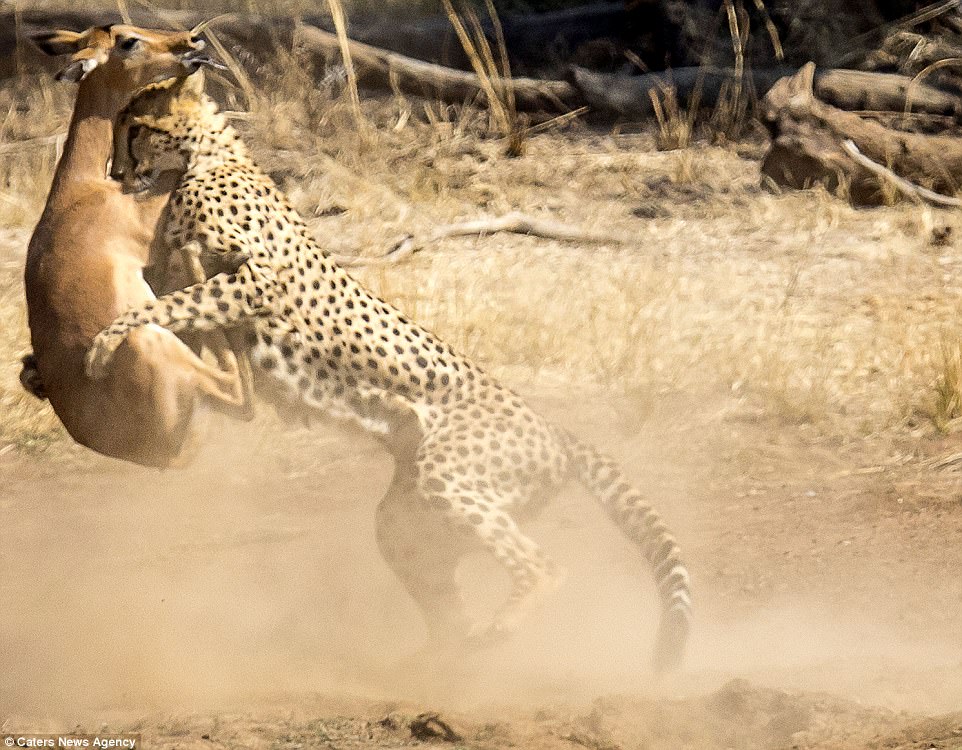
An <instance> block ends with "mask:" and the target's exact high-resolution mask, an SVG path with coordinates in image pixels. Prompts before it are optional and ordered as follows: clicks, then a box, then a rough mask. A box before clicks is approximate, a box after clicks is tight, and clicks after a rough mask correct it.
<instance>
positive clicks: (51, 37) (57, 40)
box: [30, 29, 84, 57]
mask: <svg viewBox="0 0 962 750" xmlns="http://www.w3.org/2000/svg"><path fill="white" fill-rule="evenodd" d="M83 38H84V35H83V34H78V33H77V32H76V31H64V30H63V29H58V30H56V31H45V32H43V33H42V34H34V35H33V36H31V37H30V41H31V42H33V43H34V44H35V45H37V47H38V48H39V49H40V51H41V52H43V53H44V54H45V55H51V56H52V57H56V56H57V55H71V54H73V53H74V52H77V51H79V50H80V47H81V44H82V42H83Z"/></svg>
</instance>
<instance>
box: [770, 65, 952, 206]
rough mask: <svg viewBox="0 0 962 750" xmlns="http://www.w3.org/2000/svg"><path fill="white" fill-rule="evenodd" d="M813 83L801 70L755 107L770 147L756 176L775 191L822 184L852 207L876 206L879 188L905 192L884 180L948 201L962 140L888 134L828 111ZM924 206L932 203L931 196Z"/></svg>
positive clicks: (809, 70) (881, 194)
mask: <svg viewBox="0 0 962 750" xmlns="http://www.w3.org/2000/svg"><path fill="white" fill-rule="evenodd" d="M814 78H815V66H814V64H812V63H808V64H807V65H806V66H805V67H803V68H802V69H801V70H800V71H799V72H798V73H796V74H795V75H794V76H791V77H788V78H784V79H782V80H781V81H779V82H778V83H777V84H775V86H773V87H772V89H771V90H770V91H769V92H768V94H767V95H766V96H765V99H764V100H763V101H762V108H761V109H762V111H761V115H762V119H763V121H764V122H765V124H766V125H767V126H768V128H769V131H770V133H771V136H772V143H771V147H770V148H769V151H768V153H767V154H766V155H765V158H764V159H763V161H762V165H761V171H762V174H763V175H765V176H767V177H768V178H769V179H771V180H772V181H773V182H774V183H775V184H777V185H781V186H785V187H792V188H806V187H811V186H812V185H815V184H821V185H824V186H825V187H826V188H827V189H829V190H830V191H832V192H835V193H837V194H840V195H843V196H845V197H847V198H848V199H849V200H851V201H852V202H853V203H855V204H859V205H877V204H879V203H881V202H883V201H884V200H885V198H886V191H885V189H884V188H885V186H886V185H892V184H895V187H896V188H898V190H899V191H900V192H903V193H905V192H906V190H905V185H904V184H898V183H897V182H895V181H893V180H892V179H890V177H889V175H888V174H886V173H891V174H894V175H895V176H896V177H897V178H899V179H900V180H902V181H903V182H904V183H907V184H911V185H912V186H916V187H918V188H921V189H923V190H930V191H934V192H936V193H940V194H942V195H943V196H952V195H954V194H955V192H956V191H957V190H958V189H959V187H960V186H962V140H959V139H958V138H954V137H950V136H943V135H920V134H915V133H905V132H902V131H898V130H893V129H891V128H887V127H885V126H883V125H881V124H879V123H877V122H873V121H871V120H867V119H864V118H862V117H859V116H858V115H856V114H854V113H852V112H846V111H844V110H842V109H839V108H837V107H832V106H830V105H828V104H826V103H824V102H821V101H819V100H818V99H816V98H815V94H814V91H815V87H814ZM846 141H851V143H852V145H853V146H854V148H855V150H856V151H857V152H858V154H859V156H856V155H855V154H854V153H853V150H852V148H851V147H846V146H845V142H846ZM878 167H881V169H879V168H878ZM907 192H912V191H907ZM915 192H916V193H917V194H918V195H920V196H923V197H924V193H922V192H920V191H918V190H917V191H915ZM889 193H891V191H889ZM928 200H930V202H934V201H933V200H932V197H931V196H930V197H929V198H928ZM950 202H951V201H949V203H950Z"/></svg>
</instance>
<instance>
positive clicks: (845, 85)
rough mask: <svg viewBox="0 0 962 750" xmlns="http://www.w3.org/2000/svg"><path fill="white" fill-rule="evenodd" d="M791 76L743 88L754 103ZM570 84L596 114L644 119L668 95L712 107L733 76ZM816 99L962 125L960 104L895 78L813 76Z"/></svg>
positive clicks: (759, 78) (592, 78) (713, 73)
mask: <svg viewBox="0 0 962 750" xmlns="http://www.w3.org/2000/svg"><path fill="white" fill-rule="evenodd" d="M794 72H795V71H794V70H793V69H791V68H763V69H760V70H749V71H746V73H745V85H746V86H748V87H750V89H751V90H752V91H754V92H755V94H756V95H757V96H758V97H761V96H763V95H764V94H765V93H766V92H767V91H769V90H770V89H771V88H772V86H773V85H774V84H775V83H776V82H777V81H779V80H780V79H782V78H784V77H785V76H790V75H792V74H793V73H794ZM569 80H570V81H571V82H572V84H573V85H574V86H575V87H576V88H577V89H578V91H579V92H580V93H581V95H582V96H583V97H584V99H585V101H586V102H587V103H588V104H589V105H590V106H591V107H592V108H593V109H595V110H600V111H602V112H607V113H609V114H613V115H617V116H619V117H627V118H638V119H641V118H646V117H651V116H652V115H653V114H654V109H653V105H652V101H651V96H652V94H655V95H659V96H660V95H661V94H662V93H663V92H664V91H666V90H669V89H672V90H674V92H675V96H676V97H677V98H678V100H679V102H682V103H687V102H690V101H691V100H692V98H693V97H695V96H696V95H697V97H698V101H699V102H700V104H701V105H702V106H714V105H715V104H716V103H717V102H718V99H719V98H720V96H721V94H722V91H723V89H724V88H725V87H726V86H728V85H730V84H731V82H733V81H734V80H735V71H734V70H731V69H717V68H677V69H675V70H669V71H665V72H663V73H648V74H645V75H640V76H614V75H606V74H603V73H594V72H592V71H590V70H585V69H584V68H577V67H572V68H571V69H570V71H569ZM814 87H815V93H816V94H817V95H818V97H819V98H821V99H824V100H825V101H827V102H830V103H831V104H834V105H835V106H837V107H839V108H841V109H846V110H870V111H880V112H893V111H894V112H901V111H903V110H905V107H906V101H907V100H908V101H909V103H910V104H911V111H913V112H924V113H927V114H936V115H948V116H951V117H953V118H955V119H957V120H960V119H962V103H960V101H959V98H958V97H957V96H955V95H954V94H951V93H948V92H945V91H942V90H940V89H937V88H934V87H932V86H928V85H926V84H924V83H916V84H914V85H913V83H912V79H911V78H909V77H907V76H901V75H896V74H894V73H874V72H869V71H862V70H841V69H834V70H832V69H830V70H820V71H817V72H816V74H815V82H814Z"/></svg>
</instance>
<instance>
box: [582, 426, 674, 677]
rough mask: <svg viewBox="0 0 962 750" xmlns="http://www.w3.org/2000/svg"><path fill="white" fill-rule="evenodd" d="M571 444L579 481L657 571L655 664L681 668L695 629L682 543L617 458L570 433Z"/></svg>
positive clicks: (664, 668) (655, 574)
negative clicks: (658, 620)
mask: <svg viewBox="0 0 962 750" xmlns="http://www.w3.org/2000/svg"><path fill="white" fill-rule="evenodd" d="M565 440H566V444H567V447H568V452H569V455H570V456H571V461H572V464H573V466H574V469H575V471H576V473H577V476H578V479H579V481H581V483H582V484H583V485H585V487H587V488H588V489H589V490H590V491H591V492H592V493H593V494H594V495H595V496H596V497H597V498H598V500H599V501H600V502H601V505H602V507H604V509H605V510H606V511H607V513H608V515H609V517H610V518H611V519H612V520H613V521H614V522H615V524H616V525H617V526H618V527H619V528H620V529H621V531H622V532H623V533H624V534H625V536H627V537H628V538H629V539H631V540H632V541H633V542H635V543H636V544H638V545H639V546H640V547H641V550H642V553H643V554H644V556H645V559H646V560H647V561H648V563H649V565H651V567H652V571H653V573H654V576H655V583H656V584H657V586H658V593H659V595H660V597H661V609H662V611H661V623H660V624H659V627H658V637H657V641H656V643H655V652H654V657H653V663H654V667H655V669H656V670H657V671H659V672H662V671H668V670H671V669H675V668H677V667H678V666H679V665H680V664H681V661H682V657H683V656H684V651H685V643H686V642H687V640H688V632H689V629H690V627H691V589H690V586H689V578H688V569H687V568H686V567H685V564H684V563H683V562H682V561H681V557H680V552H681V550H680V548H679V547H678V543H677V542H676V541H675V537H674V536H673V535H672V534H671V532H670V531H669V530H668V527H667V526H665V524H664V522H663V521H662V520H661V516H659V515H658V512H657V511H656V510H655V509H654V508H652V507H651V506H650V505H649V504H648V503H646V502H645V501H644V499H643V498H642V496H641V493H640V492H639V491H638V490H637V489H635V488H634V487H632V486H631V484H629V483H628V481H627V479H626V478H625V475H624V472H623V471H622V469H621V467H620V466H618V464H616V463H615V461H614V460H613V459H612V458H610V457H609V456H606V455H605V454H603V453H602V452H601V451H599V450H597V449H596V448H594V447H593V446H591V445H587V444H585V443H583V442H581V441H580V440H578V439H577V438H576V437H574V436H573V435H570V434H567V433H566V434H565Z"/></svg>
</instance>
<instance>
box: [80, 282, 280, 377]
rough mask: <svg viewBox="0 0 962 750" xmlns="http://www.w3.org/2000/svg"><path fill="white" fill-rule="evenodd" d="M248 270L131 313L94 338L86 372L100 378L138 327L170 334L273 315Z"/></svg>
mask: <svg viewBox="0 0 962 750" xmlns="http://www.w3.org/2000/svg"><path fill="white" fill-rule="evenodd" d="M253 275H254V272H253V271H252V270H251V268H250V267H249V266H244V267H243V268H241V269H240V271H239V272H238V273H237V274H231V275H224V274H218V275H217V276H214V277H213V278H210V279H208V280H207V281H205V282H204V283H202V284H194V285H193V286H190V287H187V288H186V289H182V290H180V291H176V292H171V293H170V294H165V295H164V296H162V297H158V298H157V299H154V300H150V301H149V302H147V303H145V304H144V305H143V306H142V307H140V308H135V309H133V310H128V311H127V312H126V313H124V314H123V315H121V316H120V317H119V318H117V320H115V321H114V322H113V323H112V324H111V325H110V327H108V328H106V329H105V330H103V331H101V332H100V333H98V334H97V336H96V337H95V338H94V342H93V345H92V346H91V348H90V351H89V352H87V372H88V373H89V374H90V375H91V377H94V378H97V377H101V376H102V375H103V374H104V372H105V371H106V367H107V364H108V363H109V362H110V359H111V357H113V353H114V352H115V351H116V349H117V347H118V346H120V344H121V343H122V342H123V341H124V339H125V338H126V337H127V336H128V334H129V333H130V332H131V331H132V330H133V329H135V328H138V327H141V326H145V325H149V324H154V325H158V326H162V327H163V328H166V329H168V330H170V331H174V332H180V331H185V330H188V331H189V330H195V331H211V330H218V329H221V328H232V327H236V326H240V325H244V324H247V323H252V322H254V321H255V320H256V319H257V318H258V317H260V316H263V315H266V314H269V313H270V309H269V307H267V306H265V304H264V299H263V298H264V292H265V290H264V288H263V286H262V285H260V284H258V283H257V282H256V281H255V280H254V278H253Z"/></svg>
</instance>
